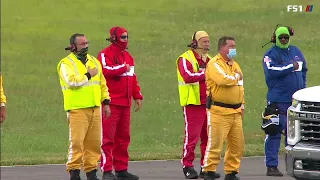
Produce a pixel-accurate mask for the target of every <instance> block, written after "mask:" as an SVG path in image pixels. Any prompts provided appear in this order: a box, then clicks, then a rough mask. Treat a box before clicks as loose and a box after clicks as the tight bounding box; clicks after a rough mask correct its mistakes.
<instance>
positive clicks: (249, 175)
mask: <svg viewBox="0 0 320 180" xmlns="http://www.w3.org/2000/svg"><path fill="white" fill-rule="evenodd" d="M197 164H199V160H196V161H195V167H196V165H197ZM129 169H130V172H132V173H134V174H137V175H138V176H139V177H140V180H183V179H184V176H183V173H182V169H181V163H180V161H178V160H169V161H141V162H130V164H129ZM196 169H197V170H199V168H197V167H196ZM279 169H280V171H282V172H283V173H284V174H286V173H285V164H284V158H283V157H281V158H280V165H279ZM217 172H219V173H221V175H222V177H220V178H219V179H221V180H223V177H224V175H223V161H221V163H220V165H219V167H218V169H217ZM265 173H266V168H265V166H264V157H250V158H243V159H242V164H241V172H240V173H239V176H240V178H241V180H271V179H272V180H293V179H294V178H291V177H289V176H287V175H285V176H283V177H268V176H265ZM98 175H99V176H98V177H99V179H100V180H101V175H102V173H101V171H98ZM81 177H82V180H86V178H85V174H84V173H83V171H82V172H81ZM68 179H69V175H68V174H67V173H66V172H65V165H63V164H62V165H36V166H11V167H6V166H2V167H1V180H68Z"/></svg>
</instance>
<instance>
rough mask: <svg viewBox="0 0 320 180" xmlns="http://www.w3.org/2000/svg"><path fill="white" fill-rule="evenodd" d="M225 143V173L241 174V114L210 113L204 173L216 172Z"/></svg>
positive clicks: (242, 136)
mask: <svg viewBox="0 0 320 180" xmlns="http://www.w3.org/2000/svg"><path fill="white" fill-rule="evenodd" d="M225 141H227V147H226V152H225V156H224V173H225V174H230V173H231V172H232V171H235V172H239V169H240V161H241V158H242V156H243V153H244V135H243V128H242V117H241V113H235V114H228V115H219V114H213V113H211V112H210V111H208V143H207V147H206V153H205V157H204V167H203V171H206V172H207V171H216V169H217V166H218V164H219V163H220V156H221V151H222V149H223V145H224V142H225Z"/></svg>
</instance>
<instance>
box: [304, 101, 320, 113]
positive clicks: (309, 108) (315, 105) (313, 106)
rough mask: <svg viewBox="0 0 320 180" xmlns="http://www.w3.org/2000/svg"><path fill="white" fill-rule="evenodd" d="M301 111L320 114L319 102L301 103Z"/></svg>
mask: <svg viewBox="0 0 320 180" xmlns="http://www.w3.org/2000/svg"><path fill="white" fill-rule="evenodd" d="M301 111H306V112H320V102H301Z"/></svg>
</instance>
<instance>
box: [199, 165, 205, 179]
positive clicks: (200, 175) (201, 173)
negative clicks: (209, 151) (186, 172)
mask: <svg viewBox="0 0 320 180" xmlns="http://www.w3.org/2000/svg"><path fill="white" fill-rule="evenodd" d="M199 178H204V172H203V171H202V167H201V168H200V173H199Z"/></svg>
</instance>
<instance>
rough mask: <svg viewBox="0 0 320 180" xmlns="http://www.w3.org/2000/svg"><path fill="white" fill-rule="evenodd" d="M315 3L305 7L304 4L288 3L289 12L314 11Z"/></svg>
mask: <svg viewBox="0 0 320 180" xmlns="http://www.w3.org/2000/svg"><path fill="white" fill-rule="evenodd" d="M312 9H313V5H307V6H306V7H305V8H303V6H302V5H288V6H287V12H312Z"/></svg>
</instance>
